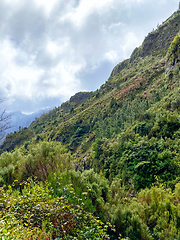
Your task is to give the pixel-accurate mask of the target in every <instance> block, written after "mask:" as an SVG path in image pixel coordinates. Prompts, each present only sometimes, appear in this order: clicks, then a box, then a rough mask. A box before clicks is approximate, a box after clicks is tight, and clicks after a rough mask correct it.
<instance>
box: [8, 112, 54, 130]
mask: <svg viewBox="0 0 180 240" xmlns="http://www.w3.org/2000/svg"><path fill="white" fill-rule="evenodd" d="M49 110H50V108H45V109H41V110H39V111H37V112H35V113H31V114H23V113H22V112H21V111H18V112H12V113H10V114H11V115H12V116H11V118H10V121H9V126H10V128H8V129H7V130H6V131H5V135H7V134H9V133H11V132H15V131H19V130H20V129H21V128H25V127H29V125H30V124H31V123H32V122H33V121H34V120H36V119H37V118H39V117H40V116H41V115H42V114H43V113H47V112H49Z"/></svg>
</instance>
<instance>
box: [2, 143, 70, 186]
mask: <svg viewBox="0 0 180 240" xmlns="http://www.w3.org/2000/svg"><path fill="white" fill-rule="evenodd" d="M71 167H72V165H71V154H70V153H69V152H68V151H67V149H66V148H65V147H64V146H62V145H61V143H56V142H52V141H51V142H46V141H43V142H39V143H37V144H36V145H34V144H33V143H32V144H31V145H29V146H28V151H27V149H26V148H25V149H23V148H21V149H17V150H15V151H14V152H12V153H7V152H4V153H3V154H2V155H1V156H0V181H1V185H2V184H9V183H12V182H13V181H14V180H15V179H18V180H19V181H21V180H22V179H27V178H28V177H32V176H34V177H37V178H38V179H39V180H46V178H47V177H48V175H49V173H50V172H52V171H53V172H56V171H57V170H58V171H65V170H68V169H71Z"/></svg>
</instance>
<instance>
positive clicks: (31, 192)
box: [0, 180, 110, 239]
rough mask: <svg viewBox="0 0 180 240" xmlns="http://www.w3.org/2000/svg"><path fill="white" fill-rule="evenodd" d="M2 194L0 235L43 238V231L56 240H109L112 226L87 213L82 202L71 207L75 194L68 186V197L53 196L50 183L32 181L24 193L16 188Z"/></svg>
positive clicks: (26, 185) (3, 191)
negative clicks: (109, 229)
mask: <svg viewBox="0 0 180 240" xmlns="http://www.w3.org/2000/svg"><path fill="white" fill-rule="evenodd" d="M0 191H1V195H0V206H1V210H2V211H1V212H0V218H1V223H0V234H1V235H2V234H5V235H6V236H9V238H8V239H11V238H10V237H11V236H10V234H11V233H12V231H13V238H14V239H24V238H25V237H27V239H28V238H29V239H40V238H36V236H37V235H38V234H40V231H41V229H42V232H43V231H44V232H45V235H46V238H47V237H48V236H52V239H57V238H59V239H109V236H108V234H107V232H106V231H107V228H108V227H109V226H110V225H105V224H103V223H102V222H101V221H100V220H98V219H96V218H95V217H93V216H92V214H90V213H88V212H85V211H84V210H83V205H82V204H81V205H79V203H78V201H77V202H76V205H71V204H69V201H68V197H67V196H68V195H74V190H73V188H72V187H70V186H66V190H65V192H64V195H63V196H61V197H57V198H53V197H52V196H53V191H52V189H51V188H50V185H49V184H48V183H46V184H42V183H35V182H33V181H32V180H30V181H29V182H25V183H24V186H23V189H22V192H20V191H18V190H13V187H12V186H9V187H8V190H5V189H4V188H1V190H0ZM74 197H75V196H74ZM25 229H26V230H27V232H25ZM21 231H22V232H21ZM2 236H3V235H2ZM31 236H33V238H30V237H31ZM41 236H42V233H41ZM16 237H17V238H16ZM46 238H43V239H46ZM47 239H51V238H47Z"/></svg>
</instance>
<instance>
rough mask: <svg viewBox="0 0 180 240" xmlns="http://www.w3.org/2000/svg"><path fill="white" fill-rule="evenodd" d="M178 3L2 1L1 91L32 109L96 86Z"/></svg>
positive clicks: (18, 104)
mask: <svg viewBox="0 0 180 240" xmlns="http://www.w3.org/2000/svg"><path fill="white" fill-rule="evenodd" d="M176 5H178V4H177V0H171V2H169V1H168V0H161V1H158V2H157V1H155V0H151V1H150V0H146V1H145V0H121V1H118V0H68V1H64V0H46V1H44V0H32V1H29V0H2V1H1V2H0V23H1V28H0V84H1V89H2V90H1V91H3V92H4V95H6V96H8V97H9V101H11V103H12V107H13V106H15V108H18V109H19V110H23V108H25V110H26V112H27V109H28V108H31V110H30V111H33V109H32V106H33V107H36V108H44V107H46V105H48V106H49V104H50V102H51V105H53V106H55V105H60V103H61V102H62V101H64V100H68V98H69V97H70V96H71V95H72V94H74V93H75V92H77V91H81V90H84V89H86V90H92V89H96V88H97V87H99V86H100V85H101V84H102V83H104V82H105V81H106V80H107V78H108V77H109V75H110V71H111V70H112V68H113V67H114V66H115V65H116V64H117V63H119V62H120V61H122V60H124V59H125V58H128V57H129V56H130V54H131V52H132V51H133V50H134V48H135V47H136V46H139V45H140V44H141V42H142V40H143V38H144V36H145V35H147V33H148V32H149V31H151V30H152V28H153V27H155V26H157V24H158V23H161V22H162V21H164V20H165V19H166V18H167V17H169V16H170V14H171V13H172V12H173V11H174V10H176V8H177V7H178V6H176ZM50 99H51V101H50ZM53 99H54V100H53ZM13 101H14V102H13ZM34 102H35V103H36V104H35V105H33V103H34ZM23 103H24V105H23Z"/></svg>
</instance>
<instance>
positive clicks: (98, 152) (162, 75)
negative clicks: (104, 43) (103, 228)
mask: <svg viewBox="0 0 180 240" xmlns="http://www.w3.org/2000/svg"><path fill="white" fill-rule="evenodd" d="M179 30H180V10H178V11H177V12H175V13H174V14H173V15H172V16H171V17H169V18H168V19H167V20H166V21H165V22H164V23H163V24H162V25H160V26H159V27H158V28H157V29H156V30H155V31H153V32H151V33H149V34H148V35H147V37H146V38H145V40H144V42H143V43H142V45H141V46H140V47H138V48H136V49H135V50H134V51H133V53H132V55H131V56H130V58H129V59H126V60H124V61H123V62H121V63H119V64H118V65H117V66H115V67H114V69H113V70H112V73H111V75H110V77H109V79H108V80H107V81H106V82H105V83H104V84H103V85H102V86H101V87H100V88H99V89H98V90H96V91H94V92H90V93H86V92H80V93H77V94H75V95H74V96H72V97H71V98H70V100H69V101H67V102H66V103H63V104H62V105H61V106H59V107H58V108H54V109H52V110H50V111H49V112H48V113H44V114H42V116H41V117H40V118H38V119H36V120H35V121H33V122H32V123H31V124H30V126H29V127H28V128H22V129H19V131H17V132H14V133H10V134H8V135H7V137H6V139H5V140H4V142H3V143H2V144H1V146H0V148H1V155H0V183H1V182H2V185H3V184H11V183H12V182H13V181H14V180H15V179H18V181H19V182H22V181H25V180H26V179H28V178H29V177H30V178H31V179H37V180H38V181H42V182H45V186H46V184H47V182H49V184H51V188H50V189H51V191H54V192H53V193H52V194H50V195H51V196H52V195H53V194H54V195H53V196H54V197H59V198H58V201H59V200H60V199H61V200H62V199H65V200H66V201H67V202H68V201H69V208H71V206H72V204H75V206H79V204H80V203H79V202H80V201H82V202H83V204H82V205H81V207H82V208H81V209H83V210H84V211H86V212H91V213H92V214H93V216H94V217H99V218H100V219H101V221H102V222H104V224H105V222H110V225H111V227H112V225H113V226H115V232H113V230H112V228H111V227H109V228H108V227H107V229H108V230H107V234H109V235H110V237H109V238H108V237H107V239H121V237H122V239H131V240H136V239H147V240H150V239H157V240H159V239H179V238H180V224H179V223H180V214H179V209H180V198H179V192H180V164H179V163H180V81H179V79H180V33H179ZM12 150H13V151H12ZM42 184H43V183H42ZM28 186H29V185H28ZM33 186H34V185H33ZM38 186H40V184H39V185H38ZM43 186H44V185H43ZM69 188H70V190H69V191H68V189H69ZM52 189H53V190H52ZM43 196H44V195H43ZM46 198H48V197H43V199H46ZM23 201H24V200H23ZM49 201H50V200H49ZM58 201H57V202H58ZM49 204H50V203H49ZM18 206H19V205H18ZM39 206H40V204H39ZM58 206H59V205H58ZM43 207H44V208H45V207H46V205H45V204H44V205H43ZM43 207H42V209H43ZM23 209H24V208H23ZM42 209H41V211H43V210H42ZM50 209H51V205H50ZM63 209H66V208H63ZM67 209H68V207H67ZM22 211H24V210H22ZM38 211H39V210H37V212H38ZM52 212H53V214H54V215H53V214H52V215H51V214H50V215H51V216H52V217H51V218H50V220H49V221H51V223H52V225H53V224H54V225H53V226H55V229H56V230H57V229H58V227H57V222H58V221H59V220H58V221H57V219H54V218H53V217H54V216H55V210H54V209H53V210H52ZM33 214H36V213H35V212H34V213H33ZM73 214H74V215H73V216H75V213H73ZM78 214H80V213H78ZM18 216H19V215H18ZM28 216H31V215H28ZM48 216H49V215H48ZM56 216H59V215H56ZM63 216H70V213H67V214H64V215H63ZM29 218H30V217H29ZM37 219H38V217H37ZM72 219H74V218H73V217H72ZM34 221H36V220H34ZM77 221H78V220H77ZM69 222H70V220H69V218H68V220H67V221H66V224H64V225H63V226H66V225H67V226H68V227H67V228H66V227H65V228H66V231H67V233H68V234H69V232H68V231H69V230H68V229H73V227H72V225H69ZM38 224H39V223H38ZM38 226H39V225H38ZM73 226H74V225H73ZM92 226H95V223H93V225H92ZM71 227H72V228H71ZM47 229H48V227H47ZM57 231H60V230H57ZM83 231H85V230H84V229H83ZM91 231H93V230H92V228H91ZM54 234H55V233H54ZM56 234H57V232H56ZM56 234H55V235H56ZM86 234H89V232H88V233H86ZM109 235H108V236H109ZM60 236H62V235H60ZM68 236H69V235H68ZM88 236H89V235H88ZM55 237H59V236H58V235H56V236H55ZM55 237H54V238H55ZM76 237H77V236H76ZM65 238H66V239H68V238H67V237H66V236H65ZM89 238H90V237H89ZM69 239H71V238H70V237H69ZM81 239H84V238H83V237H82V238H81ZM93 239H97V236H96V238H93ZM99 239H105V238H101V237H100V238H99Z"/></svg>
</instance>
